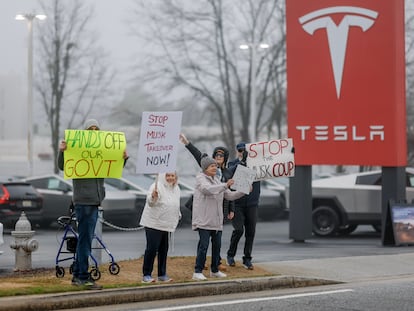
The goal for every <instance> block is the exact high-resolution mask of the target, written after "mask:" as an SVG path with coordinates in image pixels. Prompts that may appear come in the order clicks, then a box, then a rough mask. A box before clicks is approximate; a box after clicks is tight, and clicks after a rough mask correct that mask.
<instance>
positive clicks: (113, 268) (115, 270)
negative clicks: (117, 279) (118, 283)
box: [109, 262, 121, 275]
mask: <svg viewBox="0 0 414 311" xmlns="http://www.w3.org/2000/svg"><path fill="white" fill-rule="evenodd" d="M119 270H121V268H120V267H119V265H118V264H117V263H116V262H113V263H111V264H110V265H109V273H110V274H112V275H117V274H118V273H119Z"/></svg>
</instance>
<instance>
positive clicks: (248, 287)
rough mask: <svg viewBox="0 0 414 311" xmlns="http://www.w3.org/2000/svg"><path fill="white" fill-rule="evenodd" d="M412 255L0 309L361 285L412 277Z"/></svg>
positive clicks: (0, 302)
mask: <svg viewBox="0 0 414 311" xmlns="http://www.w3.org/2000/svg"><path fill="white" fill-rule="evenodd" d="M413 262H414V253H406V254H394V255H376V256H353V257H336V258H324V259H303V260H292V261H278V262H266V263H256V265H257V266H260V267H262V268H264V269H266V270H267V271H269V272H273V273H277V274H280V275H281V276H277V277H264V278H251V279H238V280H223V281H221V280H220V281H207V282H191V283H183V284H172V285H154V286H146V287H139V288H126V289H108V290H102V291H81V292H75V293H64V294H51V295H41V296H25V297H18V298H17V297H7V298H1V299H0V310H8V311H15V310H16V311H17V310H19V311H22V310H58V309H70V308H81V307H90V306H99V305H110V304H121V303H131V302H140V301H148V300H160V299H167V298H168V299H171V298H184V297H196V296H207V295H217V294H222V295H223V294H230V293H234V292H239V293H240V292H252V291H260V290H272V289H278V288H287V287H303V286H315V285H327V284H335V283H342V282H359V281H365V280H374V279H381V278H386V277H396V276H400V275H401V276H406V275H407V274H414V265H413V264H412V263H413Z"/></svg>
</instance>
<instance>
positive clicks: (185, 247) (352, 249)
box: [0, 220, 412, 271]
mask: <svg viewBox="0 0 414 311" xmlns="http://www.w3.org/2000/svg"><path fill="white" fill-rule="evenodd" d="M231 232H232V226H231V225H230V224H228V225H225V227H224V231H223V239H222V256H223V257H225V254H226V251H227V248H228V245H229V240H230V236H231ZM62 235H63V230H62V229H61V228H57V229H52V230H38V231H36V232H35V236H34V238H35V239H36V240H38V242H39V249H38V250H37V251H35V252H34V253H32V255H31V257H32V266H33V268H39V267H54V266H55V261H56V255H57V251H58V247H59V243H60V241H61V238H62ZM4 240H5V244H4V245H2V246H1V247H0V250H2V251H4V253H3V254H2V255H1V256H0V262H1V268H0V271H5V270H6V271H7V270H10V269H13V267H14V263H15V256H14V250H13V249H11V248H10V247H9V245H10V244H11V242H12V240H13V237H12V236H11V235H10V232H6V233H4ZM103 240H104V243H105V245H106V246H107V248H108V249H109V250H110V252H111V253H112V254H113V256H114V258H115V261H120V260H124V259H133V258H139V257H140V256H142V255H143V253H144V249H145V234H144V231H143V230H138V231H118V230H104V232H103ZM197 241H198V235H197V234H196V233H195V232H193V231H192V230H191V228H190V227H179V228H178V229H177V231H176V232H175V234H174V237H173V242H172V243H171V247H170V251H169V255H170V256H193V255H195V252H196V246H197ZM243 243H244V238H242V239H241V241H240V244H239V251H238V253H237V255H236V260H239V261H240V260H241V257H242V253H241V252H240V250H242V249H243ZM409 252H412V248H411V247H383V246H382V245H381V238H380V234H378V233H376V232H374V230H373V229H372V228H371V227H370V226H360V227H359V228H358V229H357V230H356V231H355V232H354V233H353V234H351V235H349V236H346V237H335V238H317V237H315V238H312V239H309V240H307V241H305V242H304V243H298V242H293V241H292V240H290V239H289V223H288V221H287V220H280V221H272V222H259V223H258V225H257V232H256V239H255V244H254V249H253V263H255V262H256V263H259V262H273V261H286V260H301V259H317V258H332V257H346V256H364V255H384V254H398V253H409ZM109 260H110V258H109V257H108V256H106V254H105V252H103V254H102V262H103V263H105V262H109Z"/></svg>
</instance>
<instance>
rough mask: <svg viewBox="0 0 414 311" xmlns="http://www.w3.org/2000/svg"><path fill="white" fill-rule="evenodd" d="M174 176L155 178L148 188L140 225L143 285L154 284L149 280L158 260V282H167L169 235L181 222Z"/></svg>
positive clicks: (151, 278) (177, 189) (178, 189)
mask: <svg viewBox="0 0 414 311" xmlns="http://www.w3.org/2000/svg"><path fill="white" fill-rule="evenodd" d="M177 178H178V176H177V173H175V172H173V173H163V174H159V176H158V178H157V179H158V180H156V181H155V182H154V183H153V184H152V185H151V187H150V189H149V191H148V194H147V200H146V203H145V207H144V211H143V213H142V216H141V221H140V224H141V226H143V227H145V236H146V239H147V246H146V248H145V254H144V262H143V265H142V274H143V279H142V282H143V283H151V282H155V279H154V278H153V277H152V271H153V268H154V260H155V257H156V256H157V259H158V281H160V282H170V281H172V279H171V278H170V277H169V276H168V275H167V254H168V247H169V243H168V241H169V235H170V233H173V232H174V231H175V229H176V228H177V225H178V221H179V220H180V218H181V212H180V187H179V186H178V184H177Z"/></svg>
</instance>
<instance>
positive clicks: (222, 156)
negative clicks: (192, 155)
mask: <svg viewBox="0 0 414 311" xmlns="http://www.w3.org/2000/svg"><path fill="white" fill-rule="evenodd" d="M214 157H215V158H216V157H219V158H224V154H222V153H216V155H215V156H214Z"/></svg>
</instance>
